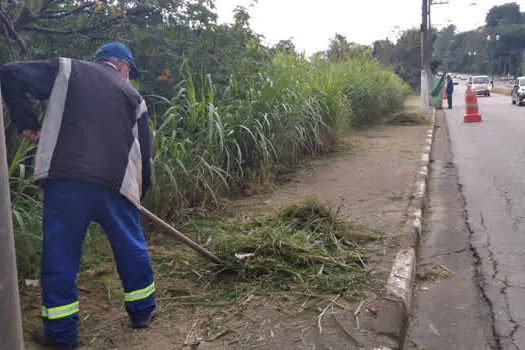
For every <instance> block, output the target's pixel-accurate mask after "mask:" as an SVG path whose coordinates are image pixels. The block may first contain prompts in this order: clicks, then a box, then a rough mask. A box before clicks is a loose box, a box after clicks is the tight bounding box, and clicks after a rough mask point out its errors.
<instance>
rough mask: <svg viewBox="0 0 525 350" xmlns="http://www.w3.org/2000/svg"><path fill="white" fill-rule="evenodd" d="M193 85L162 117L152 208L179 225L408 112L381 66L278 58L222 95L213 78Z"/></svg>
mask: <svg viewBox="0 0 525 350" xmlns="http://www.w3.org/2000/svg"><path fill="white" fill-rule="evenodd" d="M186 73H187V74H186V76H185V77H186V81H185V84H184V85H183V86H181V87H180V88H179V89H178V91H176V92H175V97H174V98H173V99H171V100H169V101H168V100H165V102H166V103H169V105H170V107H169V108H168V110H167V112H166V114H165V115H163V116H160V117H159V116H157V118H156V119H155V120H154V122H153V123H152V125H154V126H156V127H155V130H156V131H155V140H154V142H155V155H154V159H153V168H154V177H153V179H154V181H153V182H154V186H153V189H152V191H151V193H150V195H149V197H148V199H147V205H149V206H150V207H152V208H153V209H154V210H155V211H157V212H159V213H160V214H161V215H162V216H164V217H167V218H171V217H173V216H174V215H175V214H176V213H177V212H178V211H180V210H181V209H185V208H195V207H203V208H207V207H210V206H216V205H219V204H220V202H221V198H224V196H225V195H228V194H231V193H238V192H241V193H242V192H243V191H247V190H248V189H249V187H250V186H254V185H255V186H257V185H258V184H261V183H265V182H267V181H271V179H272V177H273V176H274V175H275V174H276V171H277V170H278V169H279V167H281V166H283V165H284V166H293V165H294V164H296V163H297V162H298V161H300V160H301V159H303V158H304V157H308V156H311V155H316V154H323V153H326V152H330V151H332V150H333V149H334V147H335V146H337V143H338V136H339V135H340V134H341V133H342V132H344V131H345V130H346V129H348V128H351V127H353V128H359V127H363V126H366V125H369V124H372V123H376V122H378V121H380V120H381V119H382V118H386V117H389V116H390V115H392V114H394V113H396V112H397V111H399V110H401V109H402V108H403V102H404V98H405V95H406V85H405V84H404V83H403V82H402V80H401V79H400V78H398V77H397V76H396V75H395V74H393V73H392V72H390V71H387V70H385V69H384V68H383V67H381V66H380V65H379V64H378V63H377V62H375V61H371V60H368V59H365V58H363V59H353V60H349V61H347V62H340V63H334V62H330V61H327V60H322V59H319V60H313V61H310V60H308V59H306V58H305V57H303V56H299V55H288V54H277V55H276V56H275V57H274V58H273V61H272V62H271V64H270V65H269V66H268V67H267V68H266V70H265V71H264V72H262V73H259V74H258V75H256V76H253V77H251V78H249V79H247V80H246V81H244V82H243V83H240V82H239V81H238V80H237V79H236V78H235V77H234V76H232V77H231V79H230V84H229V85H228V88H227V89H226V91H225V92H224V93H223V95H221V96H218V94H217V89H215V87H214V85H213V79H212V77H211V76H210V75H207V76H205V77H201V78H194V76H193V75H192V74H191V72H186Z"/></svg>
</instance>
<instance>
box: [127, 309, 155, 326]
mask: <svg viewBox="0 0 525 350" xmlns="http://www.w3.org/2000/svg"><path fill="white" fill-rule="evenodd" d="M155 317H157V310H156V309H155V310H153V311H152V312H151V314H149V317H148V318H147V319H145V320H144V321H135V322H134V321H133V320H131V328H133V329H142V328H148V326H149V323H150V322H151V321H152V320H153V319H155Z"/></svg>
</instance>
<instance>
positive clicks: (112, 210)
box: [41, 180, 155, 346]
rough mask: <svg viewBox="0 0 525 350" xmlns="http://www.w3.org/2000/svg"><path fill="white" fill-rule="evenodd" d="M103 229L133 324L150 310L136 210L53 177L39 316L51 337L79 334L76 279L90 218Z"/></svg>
mask: <svg viewBox="0 0 525 350" xmlns="http://www.w3.org/2000/svg"><path fill="white" fill-rule="evenodd" d="M92 221H94V222H96V223H98V224H99V225H100V226H101V227H102V228H103V229H104V231H105V232H106V235H107V237H108V239H109V242H110V243H111V247H112V249H113V254H114V256H115V260H116V263H117V270H118V273H119V275H120V279H121V280H122V284H123V287H124V292H125V305H126V310H127V312H128V314H129V316H130V318H131V320H132V321H134V322H141V321H143V320H146V319H148V318H149V316H150V314H151V312H152V311H153V310H154V309H155V294H154V292H155V284H154V280H153V271H152V269H151V263H150V258H149V253H148V248H147V246H146V241H145V239H144V234H143V232H142V229H141V227H140V211H139V209H138V208H137V207H136V206H134V205H133V204H132V203H131V202H129V201H128V200H127V199H126V198H125V197H124V196H122V195H121V194H119V193H117V192H115V191H112V190H109V189H107V188H105V187H102V186H98V185H94V184H90V183H87V182H81V181H71V180H52V181H49V182H47V183H46V184H45V186H44V222H43V231H44V237H43V247H42V276H41V283H42V300H43V310H42V318H43V321H44V330H45V333H46V334H47V336H48V337H50V338H51V339H52V340H53V341H55V342H56V343H60V344H65V345H70V346H72V345H74V344H76V343H77V338H78V312H79V303H78V294H77V287H76V277H77V273H78V269H79V265H80V259H81V256H82V243H83V241H84V238H85V236H86V232H87V229H88V226H89V224H90V222H92Z"/></svg>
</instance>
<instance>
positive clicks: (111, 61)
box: [0, 42, 156, 349]
mask: <svg viewBox="0 0 525 350" xmlns="http://www.w3.org/2000/svg"><path fill="white" fill-rule="evenodd" d="M0 74H1V75H0V79H1V87H2V93H3V97H4V99H5V102H6V104H7V106H8V108H9V112H10V116H11V119H12V122H13V124H14V125H15V126H16V127H17V128H18V129H19V130H20V132H21V135H22V137H24V138H25V139H27V140H28V141H29V142H33V143H38V148H37V152H36V158H35V166H34V175H35V180H36V181H37V182H38V183H39V184H41V186H43V189H44V213H43V244H42V266H41V287H42V302H43V307H42V319H43V326H41V327H38V328H37V329H35V330H34V332H33V338H34V340H35V342H37V343H39V344H41V345H47V346H52V347H53V348H54V349H70V348H73V347H75V346H76V344H77V342H78V340H77V338H78V322H79V316H78V314H79V301H78V295H77V288H76V276H77V273H78V269H79V264H80V259H81V255H82V243H83V241H84V237H85V235H86V232H87V229H88V226H89V224H90V222H92V221H94V222H97V223H98V224H100V226H101V227H102V228H103V229H104V231H105V232H106V235H107V237H108V239H109V241H110V243H111V247H112V250H113V254H114V256H115V260H116V264H117V270H118V273H119V275H120V278H121V280H122V284H123V287H124V302H125V308H126V311H127V312H128V315H129V318H130V320H131V326H132V327H133V328H145V327H147V326H148V324H149V322H150V320H151V319H152V317H153V316H154V312H153V311H154V309H155V307H156V303H155V283H154V280H153V271H152V268H151V262H150V257H149V253H148V249H147V246H146V241H145V238H144V234H143V231H142V229H141V226H140V211H139V206H140V201H141V199H142V198H143V197H144V195H145V193H146V190H147V188H148V186H149V184H150V178H151V175H150V173H151V169H150V162H151V156H152V135H151V130H150V129H149V125H148V113H147V109H146V103H145V101H144V99H143V98H142V97H141V95H140V94H139V93H138V91H137V90H135V88H134V87H133V85H132V84H131V83H130V81H129V79H130V78H131V79H134V78H137V77H138V76H139V75H140V72H139V71H138V69H137V67H136V66H135V64H134V62H133V57H132V55H131V52H130V50H129V49H128V48H127V47H126V46H125V45H124V44H122V43H118V42H112V43H108V44H105V45H103V46H101V47H100V48H99V49H98V51H97V52H96V54H95V60H94V62H87V61H80V60H74V59H69V58H56V59H50V60H44V61H27V62H15V63H10V64H7V65H5V66H3V68H2V70H1V72H0ZM28 94H29V95H30V96H32V97H34V98H37V99H40V100H45V99H49V102H48V107H47V111H46V114H45V117H44V118H43V120H42V122H40V121H39V119H38V118H37V116H36V114H35V112H34V111H33V109H32V106H31V102H30V100H29V98H28V96H27V95H28Z"/></svg>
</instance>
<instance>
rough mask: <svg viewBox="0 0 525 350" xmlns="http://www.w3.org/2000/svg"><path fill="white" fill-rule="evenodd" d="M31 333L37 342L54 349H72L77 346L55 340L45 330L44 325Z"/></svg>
mask: <svg viewBox="0 0 525 350" xmlns="http://www.w3.org/2000/svg"><path fill="white" fill-rule="evenodd" d="M31 335H32V337H33V341H34V342H35V343H37V344H39V345H43V346H45V347H48V348H51V349H53V350H70V349H74V348H75V346H69V345H66V344H59V343H56V342H54V341H53V339H51V338H50V337H49V336H48V335H47V334H46V332H45V331H44V327H42V326H40V327H37V328H35V329H34V330H33V332H32V333H31Z"/></svg>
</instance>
